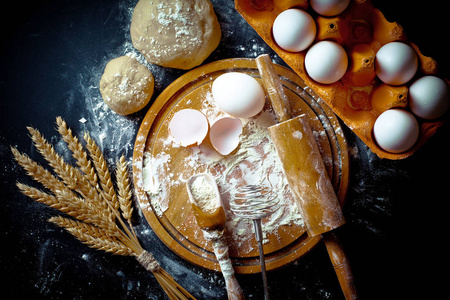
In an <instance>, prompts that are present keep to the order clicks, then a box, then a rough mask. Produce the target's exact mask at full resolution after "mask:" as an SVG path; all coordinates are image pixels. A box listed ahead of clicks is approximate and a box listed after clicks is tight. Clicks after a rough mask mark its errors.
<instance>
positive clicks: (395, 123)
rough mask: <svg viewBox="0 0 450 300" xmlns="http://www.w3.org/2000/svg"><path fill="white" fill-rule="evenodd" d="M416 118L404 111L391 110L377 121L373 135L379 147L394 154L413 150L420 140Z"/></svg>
mask: <svg viewBox="0 0 450 300" xmlns="http://www.w3.org/2000/svg"><path fill="white" fill-rule="evenodd" d="M419 132H420V129H419V124H418V122H417V120H416V118H415V117H414V116H413V115H412V114H411V113H409V112H408V111H406V110H403V109H398V108H394V109H389V110H387V111H385V112H383V113H382V114H381V115H380V116H379V117H378V118H377V120H376V121H375V125H374V127H373V135H374V138H375V140H376V142H377V143H378V146H380V147H381V148H383V149H384V150H386V151H388V152H392V153H401V152H405V151H407V150H409V149H411V147H412V146H414V144H415V143H416V142H417V139H418V138H419Z"/></svg>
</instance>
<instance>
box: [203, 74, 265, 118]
mask: <svg viewBox="0 0 450 300" xmlns="http://www.w3.org/2000/svg"><path fill="white" fill-rule="evenodd" d="M211 90H212V95H213V98H214V101H215V102H216V103H217V105H218V106H219V108H220V109H222V110H223V111H224V112H226V113H228V114H230V115H232V116H234V117H238V118H249V117H252V116H254V115H257V114H258V113H259V112H260V111H261V110H262V109H263V107H264V104H265V94H264V89H263V87H262V86H261V84H260V83H259V82H258V81H256V79H255V78H253V77H251V76H250V75H247V74H244V73H239V72H230V73H225V74H222V75H220V76H219V77H217V78H216V79H215V80H214V82H213V84H212V88H211Z"/></svg>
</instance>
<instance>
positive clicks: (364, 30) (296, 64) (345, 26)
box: [235, 0, 448, 159]
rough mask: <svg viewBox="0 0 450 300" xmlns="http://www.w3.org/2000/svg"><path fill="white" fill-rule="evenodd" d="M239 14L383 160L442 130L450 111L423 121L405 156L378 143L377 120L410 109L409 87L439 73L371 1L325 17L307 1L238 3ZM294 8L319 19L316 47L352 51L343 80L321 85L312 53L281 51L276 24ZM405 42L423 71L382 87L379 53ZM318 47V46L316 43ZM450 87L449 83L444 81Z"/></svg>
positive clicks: (361, 0) (354, 2) (398, 156)
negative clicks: (307, 64) (311, 68)
mask: <svg viewBox="0 0 450 300" xmlns="http://www.w3.org/2000/svg"><path fill="white" fill-rule="evenodd" d="M235 6H236V10H237V11H238V12H239V13H240V14H241V15H242V16H243V17H244V19H245V20H246V21H247V22H248V23H249V24H250V26H252V27H253V28H254V29H255V31H256V32H257V33H258V34H259V35H260V36H261V37H262V38H263V39H264V41H265V42H266V43H267V44H268V45H269V46H270V47H271V48H272V49H273V50H274V51H275V52H276V53H277V54H278V55H279V56H280V57H281V58H282V59H283V60H284V61H285V62H286V63H287V64H288V65H289V66H290V67H291V68H292V69H293V70H294V71H295V72H296V73H297V74H298V75H299V76H300V77H301V78H302V79H303V80H304V81H305V84H306V85H308V86H309V87H310V88H312V89H313V90H314V91H315V92H316V93H317V94H318V95H319V96H320V97H321V98H322V99H323V100H324V101H325V102H326V103H327V104H328V105H329V106H330V107H331V109H332V110H333V111H334V112H335V113H336V115H338V116H339V118H340V119H341V120H342V121H343V122H344V123H345V124H346V125H347V126H348V127H349V128H350V129H351V130H352V131H353V132H354V133H355V134H356V135H358V136H359V137H360V138H361V140H362V141H363V142H364V143H365V144H366V145H367V146H368V147H369V148H370V149H371V150H372V151H373V152H374V153H376V154H377V155H378V156H379V157H380V158H387V159H403V158H406V157H408V156H410V155H412V154H413V153H414V152H416V151H417V149H419V148H420V147H421V146H422V145H423V144H424V143H425V141H426V140H428V139H429V138H430V137H431V136H432V135H433V134H434V133H435V132H436V130H437V129H438V128H439V127H441V126H442V125H443V124H444V122H445V121H446V120H445V119H446V118H448V113H447V114H446V115H444V117H441V118H439V119H436V120H422V119H420V118H417V117H416V118H417V120H418V122H419V126H420V135H419V139H418V141H417V143H416V144H415V145H414V146H413V147H412V148H411V149H409V150H408V151H406V152H403V153H389V152H387V151H385V150H383V149H382V148H380V147H379V146H378V145H377V143H376V141H375V140H374V137H373V133H372V129H373V126H374V123H375V120H376V119H377V117H378V116H379V115H380V114H381V113H382V112H384V111H386V110H388V109H390V108H394V107H396V108H404V109H406V110H408V87H409V85H410V84H411V83H412V82H414V80H415V79H417V78H419V77H422V76H424V75H436V76H439V74H438V69H437V63H436V61H435V60H433V59H432V58H430V57H426V56H424V55H422V53H421V52H420V50H419V48H418V47H417V46H416V45H415V44H413V43H411V42H410V41H408V39H407V38H406V35H405V33H404V30H403V28H402V27H401V26H400V25H399V24H397V23H396V22H388V21H387V20H386V19H385V17H384V15H383V14H382V13H381V12H380V11H379V10H378V9H376V8H375V7H374V6H373V5H372V3H371V2H370V1H368V0H352V1H351V3H350V5H349V6H348V7H347V9H346V10H345V11H344V12H342V13H341V14H339V15H337V16H335V17H322V16H320V15H318V14H317V13H315V12H314V11H313V10H312V9H311V8H310V7H309V4H308V1H307V0H281V1H280V0H277V1H273V0H235ZM289 8H299V9H303V10H305V11H306V12H308V13H309V14H310V15H311V16H312V17H313V18H314V20H315V22H316V26H317V35H316V39H315V41H314V43H317V42H319V41H322V40H331V41H335V42H337V43H339V44H340V45H341V46H343V47H344V49H345V50H346V52H347V55H348V59H349V65H348V68H347V71H346V73H345V75H344V76H343V77H342V78H341V80H339V81H337V82H335V83H332V84H320V83H317V82H316V81H314V80H313V79H311V78H310V77H309V76H308V74H307V73H306V71H305V68H304V61H305V55H306V52H307V50H308V49H309V48H308V49H306V50H304V51H302V52H297V53H294V52H288V51H285V50H283V49H281V48H280V47H279V46H278V45H277V44H276V43H275V41H274V39H273V36H272V24H273V22H274V20H275V18H276V17H277V16H278V14H279V13H281V12H283V11H284V10H286V9H289ZM393 41H401V42H404V43H406V44H408V45H410V46H411V47H412V48H413V49H414V50H415V51H416V54H417V58H418V60H419V67H418V70H417V73H416V75H415V76H414V78H413V79H412V80H410V81H409V82H408V83H407V84H406V85H402V86H390V85H387V84H384V83H382V82H381V81H380V80H379V79H378V78H377V76H376V73H375V55H376V53H377V51H378V49H380V48H381V47H382V46H383V45H385V44H386V43H389V42H393ZM314 43H313V44H314ZM444 80H445V81H446V82H447V83H448V80H447V79H444Z"/></svg>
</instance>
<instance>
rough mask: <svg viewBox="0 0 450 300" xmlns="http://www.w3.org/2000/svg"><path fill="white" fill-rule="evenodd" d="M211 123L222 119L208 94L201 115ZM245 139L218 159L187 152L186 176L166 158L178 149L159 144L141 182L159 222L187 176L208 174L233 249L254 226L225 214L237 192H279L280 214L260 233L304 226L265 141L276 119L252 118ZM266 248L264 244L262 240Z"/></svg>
mask: <svg viewBox="0 0 450 300" xmlns="http://www.w3.org/2000/svg"><path fill="white" fill-rule="evenodd" d="M200 110H201V111H202V112H203V113H204V114H205V115H206V116H208V119H209V120H214V119H215V118H217V117H220V116H222V115H223V113H222V112H220V111H219V109H218V108H217V107H216V106H215V103H214V100H213V98H212V95H211V93H210V92H208V93H207V95H206V97H205V99H204V102H203V106H202V108H201V109H200ZM242 121H243V133H242V135H241V137H240V145H239V147H238V148H237V150H236V151H235V152H233V153H232V154H230V155H228V156H221V155H219V154H218V153H217V152H215V151H214V150H213V149H212V148H210V147H208V146H205V145H200V146H198V147H192V148H186V151H190V153H189V155H188V156H187V157H186V159H185V161H184V164H185V169H186V170H185V171H181V172H179V173H177V171H176V172H175V171H174V170H172V169H171V167H172V166H171V162H172V157H171V156H170V155H169V154H167V150H169V149H170V148H171V147H178V145H177V144H175V143H174V142H173V141H172V138H171V137H170V136H168V137H166V138H165V140H164V141H163V144H164V146H163V148H162V149H161V151H158V153H157V154H156V155H152V154H151V153H148V152H147V153H145V161H144V169H143V182H144V189H145V190H146V191H147V193H148V194H149V196H150V199H151V204H152V206H153V207H154V208H155V210H156V211H157V213H158V215H159V216H161V215H162V214H163V213H164V212H165V211H166V210H167V209H168V208H169V205H170V199H171V197H170V193H171V189H173V188H174V187H176V186H179V185H183V186H184V185H185V183H186V181H187V180H188V179H189V177H190V176H191V175H194V174H197V173H202V172H209V173H211V174H212V175H213V176H214V177H215V179H216V182H217V185H218V187H219V191H220V193H221V198H222V201H223V202H224V207H225V209H226V210H227V219H228V221H227V224H226V226H227V228H228V231H229V232H230V233H231V236H232V238H233V243H235V244H238V245H245V243H246V241H247V239H248V238H254V237H252V235H251V234H249V233H251V232H252V231H253V223H252V221H251V220H248V219H242V218H239V217H237V216H235V215H234V214H233V213H231V212H230V211H229V209H227V208H228V207H229V200H230V197H232V196H233V195H234V194H235V193H236V188H237V187H238V186H242V185H246V184H254V185H267V186H272V188H273V189H274V190H275V191H276V192H277V194H278V196H279V199H280V208H279V209H278V210H277V211H276V212H275V213H273V214H272V215H270V216H269V217H266V218H265V219H264V220H263V222H262V223H263V232H264V234H265V236H267V234H268V233H276V231H277V229H278V227H279V226H283V225H292V224H295V225H298V226H300V225H302V223H303V221H302V219H301V217H300V214H299V209H298V206H297V203H296V202H295V201H294V200H293V197H292V194H291V192H290V190H289V186H288V183H287V180H286V178H285V176H284V173H283V169H282V167H281V162H280V161H279V158H278V156H277V153H276V150H275V148H274V146H273V144H272V143H271V141H270V138H269V132H268V130H267V128H268V127H269V126H270V125H273V124H275V122H276V120H275V118H274V115H273V114H272V113H271V112H270V111H268V110H264V111H263V112H262V113H260V114H259V115H257V116H256V117H254V118H249V119H242ZM266 242H267V240H266Z"/></svg>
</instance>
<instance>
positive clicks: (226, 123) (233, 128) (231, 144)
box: [209, 117, 242, 155]
mask: <svg viewBox="0 0 450 300" xmlns="http://www.w3.org/2000/svg"><path fill="white" fill-rule="evenodd" d="M241 133H242V122H241V120H239V119H237V118H229V117H224V118H221V119H219V120H217V121H215V122H214V123H213V124H212V125H211V130H210V132H209V139H210V141H211V144H212V146H213V147H214V149H216V150H217V152H219V153H220V154H222V155H228V154H230V153H231V152H233V150H234V149H236V148H237V146H239V136H240V135H241Z"/></svg>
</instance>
